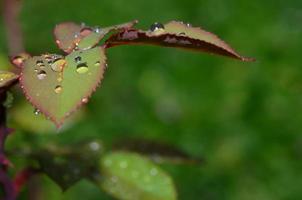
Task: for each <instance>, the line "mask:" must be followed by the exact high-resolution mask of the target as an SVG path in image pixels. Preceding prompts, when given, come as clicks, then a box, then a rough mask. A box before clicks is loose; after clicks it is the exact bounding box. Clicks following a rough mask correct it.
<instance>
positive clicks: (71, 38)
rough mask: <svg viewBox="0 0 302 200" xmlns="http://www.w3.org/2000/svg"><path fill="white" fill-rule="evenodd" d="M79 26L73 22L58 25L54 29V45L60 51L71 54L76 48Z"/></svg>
mask: <svg viewBox="0 0 302 200" xmlns="http://www.w3.org/2000/svg"><path fill="white" fill-rule="evenodd" d="M81 28H82V27H81V26H80V25H78V24H76V23H73V22H65V23H61V24H58V25H57V26H56V27H55V29H54V35H55V38H56V43H57V45H58V47H59V48H60V49H62V50H63V51H64V52H66V53H70V52H72V50H73V49H74V48H75V47H76V40H77V38H78V37H79V35H78V33H79V32H80V30H81Z"/></svg>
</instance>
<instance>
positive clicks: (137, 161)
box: [100, 152, 177, 200]
mask: <svg viewBox="0 0 302 200" xmlns="http://www.w3.org/2000/svg"><path fill="white" fill-rule="evenodd" d="M100 164H101V170H102V171H101V174H102V176H103V179H102V182H101V187H102V188H103V189H104V190H105V191H106V192H108V193H109V194H111V195H112V196H114V197H115V198H117V199H121V200H175V199H177V197H176V190H175V187H174V184H173V181H172V179H171V178H170V176H169V175H167V174H166V173H165V172H164V171H163V170H162V169H160V168H159V167H158V166H156V165H155V164H154V163H153V162H151V161H150V160H148V159H147V158H145V157H142V156H140V155H138V154H135V153H126V152H113V153H109V154H107V155H105V156H104V157H103V158H102V159H101V163H100Z"/></svg>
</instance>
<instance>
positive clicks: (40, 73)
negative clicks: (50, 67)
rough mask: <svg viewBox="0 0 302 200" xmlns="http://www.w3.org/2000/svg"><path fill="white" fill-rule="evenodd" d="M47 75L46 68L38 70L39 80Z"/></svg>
mask: <svg viewBox="0 0 302 200" xmlns="http://www.w3.org/2000/svg"><path fill="white" fill-rule="evenodd" d="M46 76H47V75H46V72H45V71H44V70H40V71H39V72H38V75H37V77H38V79H39V80H43V79H45V78H46Z"/></svg>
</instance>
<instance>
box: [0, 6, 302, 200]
mask: <svg viewBox="0 0 302 200" xmlns="http://www.w3.org/2000/svg"><path fill="white" fill-rule="evenodd" d="M301 10H302V5H301V1H300V0H291V1H280V0H277V1H275V0H267V1H260V0H254V1H240V0H231V1H222V0H203V1H199V0H198V1H196V0H187V1H182V0H166V1H160V0H154V1H139V0H133V1H120V0H118V1H97V0H87V1H73V2H70V1H58V0H51V1H50V0H44V1H38V0H32V1H24V9H23V11H22V14H21V17H20V20H21V22H22V28H23V30H24V33H25V47H26V49H27V51H28V52H29V53H31V54H32V55H39V54H40V53H43V52H44V51H45V50H47V51H49V52H50V53H60V52H59V51H58V50H57V47H56V45H55V43H54V42H53V36H52V34H51V33H52V29H53V27H54V26H55V24H58V23H60V22H63V21H75V22H78V23H80V22H82V21H83V22H86V23H87V24H99V25H104V26H108V25H111V24H117V23H120V22H124V21H127V20H132V19H133V18H137V19H140V22H141V26H142V27H145V28H146V29H147V28H148V27H149V26H150V24H152V23H153V22H155V21H159V20H160V21H162V22H167V21H170V20H173V19H178V20H184V21H187V22H190V23H191V24H193V25H195V26H202V27H204V28H205V29H206V30H209V31H212V32H214V33H216V34H217V35H219V36H220V37H221V38H222V39H224V40H225V41H228V42H229V43H230V44H231V45H232V46H234V48H236V49H239V50H240V51H241V52H242V53H243V55H250V56H252V57H255V58H257V60H258V61H257V62H256V63H250V64H247V63H241V62H238V61H234V60H231V59H227V58H222V57H213V56H207V55H200V54H192V53H191V52H185V51H181V50H171V49H163V48H160V47H147V46H146V47H143V46H139V47H136V46H131V47H126V46H124V47H119V48H113V49H110V50H109V51H108V57H109V58H108V60H109V63H108V64H109V68H108V70H107V72H106V78H105V79H104V82H103V84H102V88H100V90H99V91H97V92H96V93H95V95H94V96H93V98H92V99H91V102H90V103H89V104H88V106H87V107H88V115H87V117H86V118H85V119H83V120H82V121H81V122H78V123H76V124H75V125H74V127H73V128H71V129H69V130H66V131H62V132H61V133H59V134H50V135H41V136H36V138H32V136H30V137H29V136H28V135H25V134H23V132H22V131H21V130H18V131H17V132H16V133H15V134H14V135H13V136H12V137H10V139H9V141H8V142H9V143H10V144H9V146H8V147H9V149H13V148H14V147H16V146H17V147H18V145H23V144H24V143H26V144H27V145H28V144H31V145H32V140H31V139H33V140H34V142H35V143H38V144H46V143H50V142H56V143H58V144H59V145H62V146H63V145H66V144H69V143H71V142H75V141H81V140H84V139H85V138H100V139H102V140H104V142H105V143H111V142H113V141H116V140H117V139H118V138H120V137H122V136H125V135H126V136H129V137H143V138H151V139H154V140H159V141H165V142H167V143H171V144H174V145H176V146H179V147H181V149H184V150H186V151H187V152H189V153H190V154H192V155H195V156H196V157H200V156H201V155H202V157H205V160H206V162H205V164H204V165H202V166H170V165H164V166H163V168H164V169H165V170H166V171H167V172H168V173H170V174H171V175H172V177H173V179H174V181H175V182H176V185H177V190H178V197H179V199H181V200H183V199H185V200H196V199H211V200H213V199H215V200H254V199H258V200H275V199H297V200H299V199H301V198H302V192H301V185H302V172H301V169H302V159H301V158H302V148H301V144H302V136H301V132H302V125H301V121H302V104H301V102H302V87H301V86H302V78H301V77H302V70H301V55H300V54H301V52H300V48H301V46H302V26H300V25H299V24H300V23H301V20H302V12H301ZM37 16H39V17H37ZM0 30H1V31H0V54H1V55H5V54H6V53H7V51H6V46H5V44H6V43H5V37H4V30H3V24H2V21H1V22H0ZM1 69H2V68H1ZM19 99H20V98H19ZM15 102H16V103H17V102H18V99H16V101H15ZM14 128H16V129H17V128H18V127H14ZM20 159H22V158H20V157H18V156H15V158H14V160H13V161H14V163H17V164H18V162H17V161H19V160H20ZM21 163H22V162H21ZM18 168H20V166H19V165H17V168H16V169H18ZM40 181H41V183H40V187H41V190H42V192H43V194H44V196H43V199H45V200H48V199H52V200H53V199H72V200H75V199H82V198H83V196H82V195H83V194H85V198H86V199H89V200H93V199H105V200H110V199H111V197H109V196H106V195H105V194H104V193H101V192H100V190H99V188H98V187H96V186H94V185H93V184H90V183H89V182H87V181H84V180H83V181H80V182H78V183H77V184H76V185H75V186H73V187H71V188H70V189H69V190H68V191H67V192H66V193H63V194H61V190H60V189H59V187H58V186H57V185H56V184H55V183H54V182H53V181H51V180H50V179H48V178H43V179H42V180H40ZM45 194H47V195H45ZM26 195H27V190H24V191H23V192H22V194H21V197H20V199H27V196H26Z"/></svg>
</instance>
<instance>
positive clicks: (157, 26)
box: [150, 22, 165, 32]
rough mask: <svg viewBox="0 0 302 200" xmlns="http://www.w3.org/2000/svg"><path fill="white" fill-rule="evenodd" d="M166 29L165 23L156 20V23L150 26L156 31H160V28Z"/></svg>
mask: <svg viewBox="0 0 302 200" xmlns="http://www.w3.org/2000/svg"><path fill="white" fill-rule="evenodd" d="M164 29H165V27H164V25H163V24H161V23H158V22H155V23H154V24H152V25H151V26H150V30H151V31H152V32H154V31H159V30H164Z"/></svg>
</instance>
